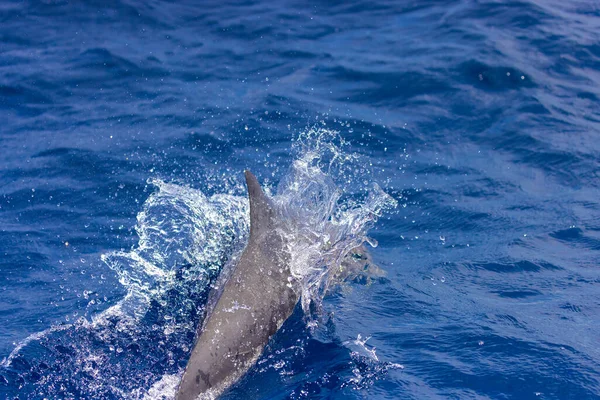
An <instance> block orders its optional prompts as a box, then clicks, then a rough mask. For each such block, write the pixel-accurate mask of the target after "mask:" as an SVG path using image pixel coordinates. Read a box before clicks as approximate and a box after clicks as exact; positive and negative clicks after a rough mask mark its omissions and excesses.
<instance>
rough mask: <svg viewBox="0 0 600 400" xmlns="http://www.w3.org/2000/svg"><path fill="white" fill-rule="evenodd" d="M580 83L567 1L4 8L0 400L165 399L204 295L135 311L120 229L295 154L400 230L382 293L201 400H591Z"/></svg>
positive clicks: (588, 89)
mask: <svg viewBox="0 0 600 400" xmlns="http://www.w3.org/2000/svg"><path fill="white" fill-rule="evenodd" d="M599 71H600V6H598V4H597V3H595V2H592V1H587V2H586V1H550V0H549V1H522V2H517V1H510V2H501V1H498V2H496V1H458V2H450V1H422V2H413V1H410V2H409V1H389V2H388V1H369V2H366V1H365V2H342V1H339V2H338V1H331V2H316V1H309V2H299V1H298V2H292V1H283V2H273V1H269V2H266V1H264V2H247V1H239V2H227V3H222V2H209V1H204V2H197V3H196V4H194V3H187V2H177V4H169V3H166V2H159V1H154V0H151V1H146V2H133V1H128V0H119V1H111V2H99V1H87V2H79V1H73V2H67V1H50V0H47V1H12V0H5V1H3V2H2V3H1V4H0V255H1V257H0V360H3V359H4V361H3V362H2V365H1V367H0V397H1V398H6V399H14V398H18V399H43V398H48V399H59V398H60V399H62V398H64V399H83V398H85V399H143V398H154V399H159V398H161V396H162V395H163V394H164V395H165V396H167V397H168V393H169V391H168V390H167V389H161V385H160V382H166V386H169V384H170V386H171V387H172V386H173V382H175V381H176V379H177V376H178V374H180V373H181V371H182V368H184V366H185V363H186V361H187V356H188V355H189V350H190V349H189V346H191V345H192V343H193V339H194V337H193V332H194V327H195V325H196V324H197V323H198V321H199V311H198V310H199V307H200V306H201V305H202V304H203V303H204V302H205V301H206V290H205V286H202V285H200V284H198V285H183V286H182V285H177V284H176V283H175V284H172V285H171V284H169V285H170V286H169V285H163V284H161V285H158V284H155V283H152V284H149V283H148V282H155V281H154V280H153V279H154V278H149V277H148V276H149V275H148V270H139V269H136V268H137V267H136V266H138V264H139V263H140V262H141V261H139V260H137V259H136V260H134V261H131V257H134V256H132V254H134V253H131V251H132V249H139V248H140V246H141V247H143V245H142V244H140V242H139V239H140V237H143V235H144V227H145V226H148V225H145V224H146V223H147V222H148V221H147V220H146V219H144V218H145V217H148V215H150V217H148V218H150V219H152V218H155V220H154V221H155V222H156V220H158V219H160V216H161V215H163V216H164V219H165V220H169V219H170V218H171V217H172V215H171V214H170V213H174V212H175V211H174V209H175V206H174V204H178V205H179V206H180V207H179V206H178V207H179V208H177V210H179V211H177V212H181V213H182V215H183V216H184V217H185V218H188V217H190V215H192V214H190V213H191V212H192V211H193V210H194V204H196V202H197V201H200V200H198V199H197V198H196V197H194V196H196V194H194V193H196V191H202V192H203V193H204V194H206V195H207V196H211V195H215V194H219V193H230V194H236V195H238V198H241V199H243V197H241V196H243V194H244V187H243V185H242V171H243V170H244V169H245V168H250V169H251V170H252V171H254V172H255V173H256V174H257V176H258V177H259V180H260V181H261V182H262V183H264V184H266V185H267V186H270V187H274V185H276V184H277V183H278V182H279V181H280V180H281V179H283V177H284V176H285V174H286V172H287V171H288V168H289V166H290V164H291V163H292V162H293V160H294V154H293V151H292V147H293V142H295V140H296V139H297V138H298V137H299V135H300V134H301V133H302V132H304V131H306V130H307V129H308V128H310V127H313V126H318V127H321V128H322V129H335V130H337V131H339V132H340V133H339V135H340V136H341V137H343V138H344V139H345V140H347V141H348V142H349V143H350V145H349V151H351V152H353V153H357V154H359V155H360V156H361V157H362V162H363V163H364V164H363V165H367V166H369V168H370V170H371V172H370V173H368V174H367V173H365V176H364V180H365V181H377V182H378V183H379V184H380V186H381V187H382V188H383V189H384V190H385V191H386V192H387V193H389V194H390V195H391V196H392V197H394V198H395V199H396V200H397V201H398V202H399V207H398V208H397V210H396V211H395V212H392V213H388V214H386V215H384V216H383V218H381V219H380V220H379V221H378V223H377V224H376V225H375V228H374V229H373V230H372V231H371V236H372V237H373V238H375V239H376V240H377V241H378V242H379V246H378V247H377V248H375V249H373V250H372V256H373V258H374V260H375V261H376V262H377V263H378V264H379V265H380V267H381V268H383V269H385V270H386V271H387V275H386V276H385V277H380V278H377V279H371V280H369V282H368V283H369V284H365V282H364V280H360V279H359V280H355V281H353V282H350V283H348V285H347V286H346V287H345V288H343V289H340V290H338V291H335V292H332V293H330V294H329V295H328V296H327V297H326V298H325V301H324V306H325V308H326V309H327V310H328V311H327V312H333V314H332V315H330V317H329V318H324V320H326V321H325V322H324V323H323V324H324V325H325V326H324V327H323V328H320V329H317V330H316V331H311V330H310V329H308V328H307V327H306V325H305V323H304V319H303V317H302V315H301V314H302V313H301V311H300V310H297V312H296V314H295V315H294V316H293V317H292V318H291V319H290V320H289V321H288V323H287V324H286V325H285V326H284V330H283V331H281V332H280V333H278V334H277V335H276V336H275V337H274V338H273V341H272V342H271V343H270V344H269V346H268V348H267V350H266V352H265V354H264V355H263V357H262V358H261V361H259V363H258V364H257V366H256V367H254V368H253V369H252V370H251V371H250V373H249V374H248V375H247V376H246V377H245V378H244V379H243V380H242V381H241V382H239V383H238V384H237V385H236V386H235V387H234V388H232V389H231V390H230V391H229V392H228V393H227V394H226V396H225V397H226V398H228V399H247V398H253V399H266V398H269V399H307V398H311V399H312V398H314V399H342V398H343V399H346V398H356V399H358V398H368V399H397V398H408V399H438V398H439V399H442V398H453V399H594V398H600V267H599V264H598V260H599V259H600V191H599V186H600V185H599V182H600V180H599V178H600V162H599V161H600V158H599V157H600V103H599V96H600V72H599ZM361 174H362V172H361V171H357V172H356V174H355V176H356V175H358V176H360V175H361ZM149 180H160V181H157V182H170V183H173V184H175V185H176V186H173V187H174V188H175V189H173V190H174V191H175V192H174V193H176V194H174V195H173V196H172V197H168V196H170V195H168V196H167V194H168V193H169V192H168V190H167V189H164V187H161V186H160V185H164V184H161V183H158V186H159V187H160V189H158V188H157V186H156V185H155V184H153V183H152V181H149ZM359 180H360V179H359ZM184 188H190V189H189V190H190V191H193V192H190V193H187V192H186V193H187V194H186V193H183V192H181V190H183V189H184ZM159 190H160V191H161V193H163V192H164V193H167V194H165V196H167V197H166V198H167V200H168V201H167V200H165V201H164V203H161V202H160V201H159V202H158V203H160V204H158V205H157V206H156V207H157V208H153V209H152V210H150V211H148V210H147V208H146V207H147V205H148V202H147V201H148V199H149V198H150V196H153V195H156V194H157V191H159ZM169 190H170V189H169ZM186 196H187V197H186ZM161 199H162V198H161ZM161 201H162V200H161ZM203 201H204V200H203ZM161 207H162V208H161ZM207 207H208V206H207ZM215 207H216V209H218V210H222V208H219V207H220V206H215ZM181 210H184V211H181ZM185 210H187V211H185ZM189 210H192V211H189ZM203 210H204V209H203ZM211 210H212V208H211ZM146 211H148V212H146ZM194 212H195V211H194ZM202 212H207V211H206V210H205V211H202ZM193 215H196V214H193ZM199 215H200V214H199ZM202 215H204V214H202ZM184 217H182V219H184ZM190 218H191V217H190ZM226 219H227V218H225V219H224V220H223V221H225V220H226ZM163 222H164V221H163ZM222 224H223V225H218V228H219V229H212V230H208V231H207V232H208V233H207V236H206V238H205V239H203V240H204V241H199V243H197V245H198V246H199V248H202V249H204V248H206V245H207V243H213V242H210V241H209V242H207V241H208V240H209V239H207V238H210V240H212V241H215V240H216V241H217V242H218V243H219V245H220V246H221V247H222V248H221V247H219V249H220V250H219V251H220V252H216V253H215V254H212V253H211V254H212V256H214V257H212V256H211V257H212V258H210V259H206V260H204V261H203V262H204V264H203V265H202V266H201V268H203V269H202V271H213V272H214V271H218V268H219V265H220V264H222V262H223V259H224V258H226V257H227V254H229V253H228V251H229V252H230V250H228V249H230V247H228V246H229V243H230V242H231V241H235V237H238V236H240V235H241V234H240V232H239V230H240V229H242V228H240V226H238V225H239V224H242V222H240V221H238V222H237V224H238V225H235V224H230V225H227V223H226V221H225V222H222ZM136 226H137V228H138V229H137V230H136V229H135V228H136ZM152 226H154V225H152ZM190 226H191V225H190ZM165 229H166V228H165ZM160 235H162V236H161V238H160V240H162V242H161V243H163V244H164V243H167V244H168V245H166V244H165V245H164V246H163V247H160V248H161V249H164V251H163V253H161V254H160V255H157V254H158V253H156V254H155V253H152V254H151V255H150V256H148V257H149V258H147V259H150V258H152V257H154V258H152V259H153V260H154V261H153V262H155V263H157V265H159V266H165V265H168V266H169V268H171V267H172V268H173V269H174V270H177V271H179V272H178V274H179V275H183V276H185V274H186V271H188V270H190V271H196V273H198V270H195V269H194V268H200V267H198V266H196V264H195V263H191V266H190V265H187V266H186V263H185V262H184V261H185V260H184V261H182V260H180V259H175V258H173V260H174V261H171V258H170V257H175V255H177V254H180V253H177V252H175V250H172V251H171V250H167V249H174V248H178V249H183V248H187V247H189V246H191V244H190V243H187V242H186V243H183V242H182V241H181V240H180V237H179V236H178V234H175V233H171V231H169V230H168V229H166V230H164V231H162V233H160ZM160 235H159V236H160ZM186 237H187V238H188V239H189V240H191V241H192V242H193V239H190V237H192V236H186ZM169 246H172V247H169ZM178 246H179V247H178ZM203 246H205V247H203ZM223 249H224V250H223ZM221 250H222V251H221ZM136 251H138V250H136ZM141 251H142V250H140V252H141ZM115 252H116V253H115ZM119 252H121V253H119ZM135 254H138V253H135ZM119 257H121V258H119ZM161 257H162V258H161ZM177 257H179V256H177ZM159 259H160V260H159ZM123 260H125V261H123ZM157 260H158V261H157ZM186 260H187V259H186ZM188 261H189V260H188ZM207 265H209V266H213V267H214V268H212V269H211V268H208V269H207ZM140 271H142V272H140ZM215 273H216V272H215ZM142 275H143V276H142ZM150 275H151V274H150ZM179 275H178V276H179ZM180 278H181V277H180ZM173 279H174V281H173V282H181V280H179V281H178V280H177V279H178V278H177V277H174V278H173ZM181 279H183V278H181ZM206 279H207V280H208V279H210V274H207V275H206ZM184 281H185V279H184ZM136 285H137V286H136ZM153 285H154V286H153ZM132 288H135V289H136V290H138V289H139V290H140V291H142V292H143V293H145V295H144V296H142V297H140V298H139V299H136V298H135V296H133V297H131V296H130V295H131V293H132V290H133V289H132ZM156 288H159V289H156ZM133 291H134V292H135V290H133ZM148 293H151V294H148ZM157 293H158V294H157ZM126 296H130V297H131V298H128V299H127V301H125V302H124V300H123V299H124V298H125V297H126ZM123 304H125V305H126V306H127V307H129V308H127V307H125V306H123ZM111 307H117V310H118V311H119V312H118V313H117V312H115V313H113V314H111V311H110V310H114V308H113V309H111ZM118 307H121V308H118ZM106 310H109V311H108V312H107V311H106ZM359 334H360V335H361V337H362V338H365V337H370V339H369V340H368V341H367V344H366V345H364V346H361V345H356V344H353V343H352V341H353V340H355V339H356V338H357V336H358V335H359ZM32 335H33V336H32ZM373 347H375V348H376V355H377V359H375V358H373V357H370V356H369V354H370V353H369V350H372V348H373ZM169 379H170V380H169ZM167 381H168V382H167ZM157 382H158V383H157ZM169 382H170V383H169ZM161 393H162V394H161Z"/></svg>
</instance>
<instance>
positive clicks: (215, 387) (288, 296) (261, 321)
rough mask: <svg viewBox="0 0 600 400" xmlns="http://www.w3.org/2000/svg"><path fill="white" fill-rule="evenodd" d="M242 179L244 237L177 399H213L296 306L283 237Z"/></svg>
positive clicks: (250, 182)
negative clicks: (246, 208) (246, 217)
mask: <svg viewBox="0 0 600 400" xmlns="http://www.w3.org/2000/svg"><path fill="white" fill-rule="evenodd" d="M245 175H246V185H247V187H248V197H249V200H250V238H249V240H248V244H247V245H246V248H245V249H244V251H243V252H242V254H241V256H240V258H239V260H238V262H237V265H235V269H234V270H233V271H232V272H231V275H230V276H229V278H228V279H227V281H226V283H225V284H224V286H223V289H222V292H221V295H220V297H219V299H218V301H217V303H216V304H215V306H214V308H213V309H212V312H210V315H208V316H207V319H206V320H205V323H204V324H203V326H202V327H201V328H200V329H199V332H198V339H197V341H196V344H195V346H194V349H193V351H192V354H191V356H190V359H189V361H188V364H187V367H186V369H185V372H184V374H183V378H182V380H181V383H180V385H179V389H178V393H177V397H176V399H177V400H195V399H214V398H216V397H217V396H219V395H220V394H221V393H222V392H223V391H225V390H226V389H227V388H228V387H229V386H231V385H232V384H233V383H234V382H235V381H237V380H238V379H239V378H240V377H241V376H242V375H243V374H244V373H245V372H246V371H247V370H248V369H249V368H250V367H251V366H252V365H253V364H254V363H255V362H256V360H257V359H258V357H259V356H260V354H261V353H262V351H263V349H264V347H265V346H266V344H267V343H268V341H269V338H270V337H271V336H272V335H273V334H274V333H275V332H277V330H278V329H279V328H280V327H281V325H282V324H283V322H284V321H285V320H286V319H287V318H288V317H289V316H290V315H291V314H292V312H293V310H294V307H295V306H296V303H297V302H298V295H297V293H296V292H295V291H294V289H293V287H292V285H291V283H290V282H291V280H290V279H289V278H290V276H291V274H290V269H289V260H290V255H289V252H288V250H287V246H286V244H287V243H286V238H285V237H284V236H283V234H282V232H281V231H280V230H279V229H278V221H277V217H276V215H275V212H274V209H273V206H272V203H271V201H270V200H269V198H267V196H266V195H265V194H264V192H263V191H262V189H261V187H260V185H259V183H258V181H257V179H256V177H255V176H254V175H252V173H250V172H249V171H246V172H245Z"/></svg>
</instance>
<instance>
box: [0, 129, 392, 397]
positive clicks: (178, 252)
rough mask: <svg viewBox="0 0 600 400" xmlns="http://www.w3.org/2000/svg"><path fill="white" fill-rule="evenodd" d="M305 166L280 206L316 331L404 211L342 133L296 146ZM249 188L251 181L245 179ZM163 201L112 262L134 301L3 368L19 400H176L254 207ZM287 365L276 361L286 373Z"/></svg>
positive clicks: (148, 205)
mask: <svg viewBox="0 0 600 400" xmlns="http://www.w3.org/2000/svg"><path fill="white" fill-rule="evenodd" d="M293 152H294V155H295V160H294V161H293V164H292V166H291V167H290V170H289V173H288V174H287V176H285V177H284V178H283V179H282V180H281V182H280V183H279V185H278V187H277V189H276V191H275V195H274V196H273V201H274V204H275V206H276V210H277V212H278V213H279V214H280V217H281V218H282V220H283V221H285V224H284V225H283V228H282V229H283V230H284V232H282V233H283V234H285V235H286V236H287V238H288V239H289V240H288V243H289V252H290V255H291V266H290V267H291V272H292V275H293V277H294V279H295V281H296V283H297V284H298V285H297V286H298V288H299V290H300V291H301V294H302V307H303V309H304V311H305V313H306V315H307V316H309V318H308V322H309V324H316V323H317V319H316V318H314V316H318V315H319V310H320V309H321V304H322V300H323V297H324V296H325V294H326V292H327V290H328V289H329V288H330V286H331V284H332V282H333V281H334V278H335V277H336V274H337V272H338V271H339V267H340V265H341V264H342V262H343V260H344V258H345V257H346V256H347V255H348V254H349V252H350V251H351V250H352V249H353V248H355V247H357V246H359V245H361V244H362V243H363V242H365V241H367V242H369V243H371V244H372V245H376V242H375V241H374V240H371V239H369V238H368V236H367V231H368V230H369V228H370V227H371V226H372V225H373V223H374V222H375V221H376V220H377V218H378V217H379V216H380V215H382V213H383V212H385V211H386V210H390V209H392V208H394V207H395V206H396V202H395V201H394V200H393V199H392V198H391V197H389V196H388V195H387V194H385V193H384V192H383V191H382V190H381V189H380V188H379V187H378V186H377V185H371V186H369V185H366V184H365V183H364V180H365V179H366V178H368V172H366V171H365V168H364V167H363V166H362V165H361V162H360V157H358V156H357V155H355V154H352V153H350V152H349V151H348V145H347V144H346V143H345V142H344V140H343V139H342V138H341V137H340V136H339V134H338V133H337V132H334V131H331V130H327V129H323V128H319V127H315V128H312V129H309V130H307V131H306V132H304V133H303V134H302V135H300V136H299V138H298V139H297V140H296V141H295V143H294V146H293ZM240 176H241V174H240ZM149 183H150V184H152V185H154V186H155V187H156V188H157V190H156V191H155V192H154V193H153V194H152V195H150V197H149V198H148V199H147V200H146V202H145V203H144V205H143V208H142V210H141V211H140V212H139V214H138V217H137V226H136V231H137V234H138V236H139V242H138V245H137V246H136V247H135V248H133V249H131V250H130V251H119V252H115V253H109V254H106V255H104V256H102V260H103V261H104V262H105V263H106V264H107V265H108V266H109V267H110V268H111V269H112V270H113V271H114V272H115V273H116V275H117V276H118V278H119V282H120V283H121V284H122V285H123V287H124V288H125V289H126V290H127V294H126V295H125V297H124V298H123V299H122V300H121V301H119V302H118V303H117V304H116V305H114V306H112V307H110V308H109V309H107V310H105V311H103V312H101V313H99V314H97V315H95V316H93V317H92V318H90V319H86V318H83V317H82V318H80V319H79V320H77V321H76V322H75V323H72V324H59V325H56V326H53V327H51V328H50V329H48V330H46V331H44V332H40V333H37V334H34V335H31V336H30V337H29V338H27V339H25V340H24V341H22V342H21V343H20V344H19V345H18V346H17V347H16V348H15V349H14V351H13V352H12V353H11V354H10V356H9V357H8V358H7V359H5V360H3V362H2V364H1V365H0V377H3V379H4V380H7V381H11V382H13V383H14V384H11V385H10V386H11V387H20V391H19V395H24V396H25V397H36V398H37V397H42V398H43V397H49V398H79V397H95V398H117V399H162V398H170V397H172V394H171V395H169V393H174V391H175V387H176V384H177V382H178V379H179V375H180V374H181V373H182V371H183V368H184V367H185V361H186V360H187V356H188V355H189V351H190V350H191V346H192V344H193V340H194V335H195V331H196V327H197V326H198V324H199V323H200V321H201V318H202V316H203V315H204V310H205V309H204V307H205V305H206V301H207V295H208V292H209V289H210V286H211V283H212V282H213V281H214V279H215V278H216V277H217V276H218V274H219V272H220V270H221V269H222V268H223V267H224V266H225V265H227V264H228V263H229V262H230V260H231V259H234V258H235V256H236V255H237V254H238V253H239V252H240V251H241V250H242V249H243V247H244V245H245V243H246V240H247V237H248V233H249V215H248V201H247V198H246V196H235V195H232V194H216V195H212V196H207V195H206V194H204V193H202V192H201V191H199V190H195V189H191V188H187V187H182V186H179V185H175V184H170V183H165V182H163V181H160V180H150V181H149ZM279 361H281V360H274V361H273V363H275V364H274V365H278V364H277V363H278V362H279Z"/></svg>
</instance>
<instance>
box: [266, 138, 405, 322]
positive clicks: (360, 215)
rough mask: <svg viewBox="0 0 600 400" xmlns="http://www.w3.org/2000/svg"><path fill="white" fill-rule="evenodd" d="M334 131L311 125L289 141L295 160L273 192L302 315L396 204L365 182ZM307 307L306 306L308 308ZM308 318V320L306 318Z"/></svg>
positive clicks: (356, 159) (315, 303)
mask: <svg viewBox="0 0 600 400" xmlns="http://www.w3.org/2000/svg"><path fill="white" fill-rule="evenodd" d="M346 147H347V143H346V142H345V141H344V140H343V139H342V138H341V137H340V136H339V134H338V133H337V132H336V131H331V130H327V129H323V128H318V127H314V128H312V129H310V130H308V131H307V132H305V133H304V134H303V135H301V136H300V138H299V140H298V141H297V142H296V144H295V146H294V150H295V153H296V159H295V160H294V162H293V164H292V167H291V169H290V172H289V173H288V175H287V176H286V177H285V178H284V179H283V180H282V182H281V183H280V184H279V187H278V189H277V195H276V196H275V200H276V204H277V205H278V211H279V212H280V214H281V219H282V221H284V227H285V228H284V229H285V230H286V232H284V234H285V235H286V236H287V238H288V245H289V249H288V250H289V252H290V255H291V272H292V275H293V276H294V277H295V278H296V280H297V281H298V282H299V283H300V285H299V286H300V290H301V295H302V297H301V299H302V308H303V310H304V312H305V313H306V314H307V315H311V314H312V312H311V310H317V314H318V311H319V310H320V309H321V302H322V299H323V297H324V296H325V293H326V292H327V289H328V288H329V287H330V285H331V283H332V282H333V280H334V278H335V276H336V273H337V271H338V270H339V267H340V265H341V264H342V262H343V259H344V258H345V257H347V256H348V254H349V253H350V251H351V250H352V249H354V248H356V247H358V246H360V245H361V244H363V243H364V242H365V241H366V242H368V243H369V244H371V245H372V246H373V247H375V246H376V245H377V242H376V241H375V240H373V239H371V238H369V237H368V236H367V232H368V230H369V229H370V228H371V227H372V226H373V224H374V222H375V221H376V220H377V218H379V217H380V216H381V215H382V214H383V213H384V212H385V211H388V210H391V209H393V208H395V207H396V206H397V202H396V200H394V199H393V198H392V197H390V196H389V195H387V194H386V193H385V192H383V190H381V188H380V187H379V186H378V185H377V184H373V185H372V186H370V187H365V185H364V184H363V183H362V182H361V180H364V179H365V176H364V171H363V167H361V166H360V157H359V156H358V155H356V154H352V153H349V152H348V151H347V149H346ZM311 306H312V308H311ZM311 323H314V321H311Z"/></svg>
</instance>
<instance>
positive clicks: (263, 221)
mask: <svg viewBox="0 0 600 400" xmlns="http://www.w3.org/2000/svg"><path fill="white" fill-rule="evenodd" d="M244 174H245V175H246V186H247V187H248V199H249V201H250V238H257V237H258V236H260V235H261V234H262V232H263V231H264V230H266V229H269V228H268V227H269V226H270V225H272V218H273V207H272V205H271V201H270V200H269V198H268V197H267V195H266V194H265V192H263V190H262V188H261V187H260V184H259V183H258V180H257V179H256V177H255V176H254V175H253V174H252V172H250V171H248V170H246V171H244Z"/></svg>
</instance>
